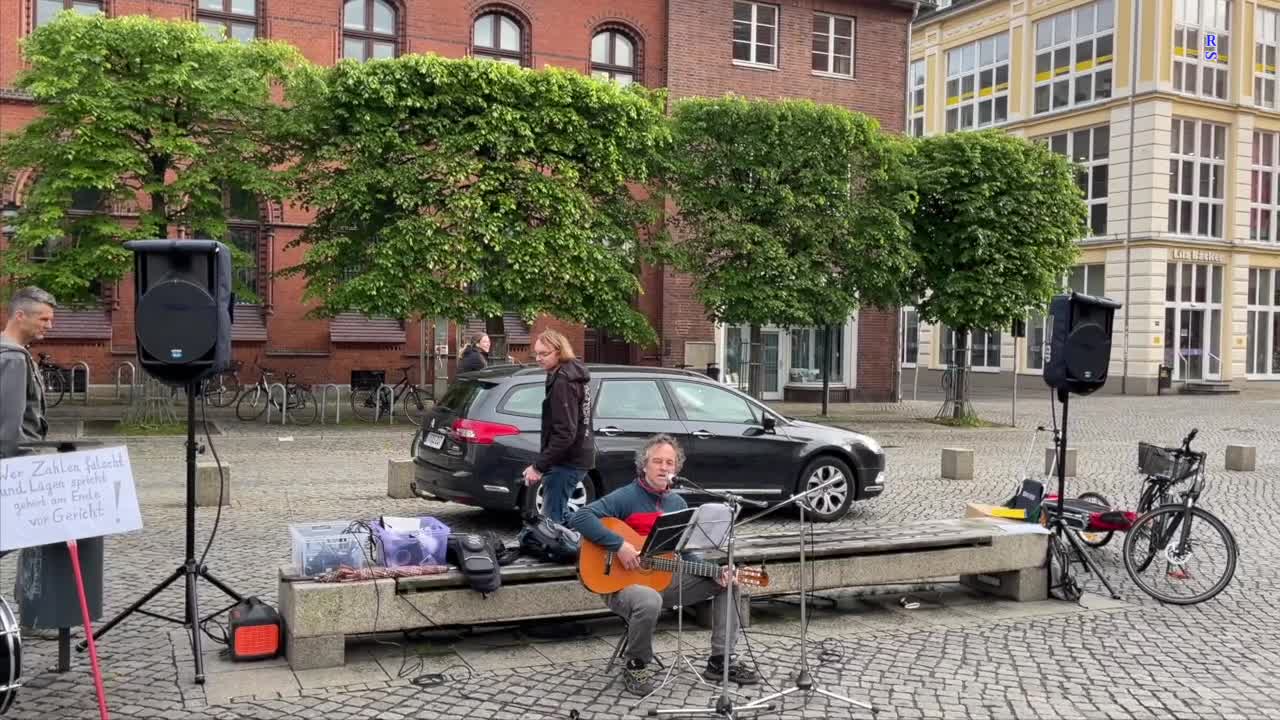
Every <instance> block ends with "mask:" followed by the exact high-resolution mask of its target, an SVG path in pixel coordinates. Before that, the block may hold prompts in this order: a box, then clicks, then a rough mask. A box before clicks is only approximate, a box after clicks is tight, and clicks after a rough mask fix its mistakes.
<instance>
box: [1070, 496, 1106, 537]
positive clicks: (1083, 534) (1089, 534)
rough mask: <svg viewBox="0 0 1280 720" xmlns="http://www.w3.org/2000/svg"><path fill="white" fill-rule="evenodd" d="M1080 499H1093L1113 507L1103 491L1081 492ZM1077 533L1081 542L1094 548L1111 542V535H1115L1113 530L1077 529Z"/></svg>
mask: <svg viewBox="0 0 1280 720" xmlns="http://www.w3.org/2000/svg"><path fill="white" fill-rule="evenodd" d="M1080 499H1081V500H1091V501H1093V502H1096V503H1098V504H1100V505H1103V506H1105V507H1108V508H1109V507H1111V501H1109V500H1107V498H1106V497H1105V496H1104V495H1102V494H1101V493H1096V492H1087V493H1081V494H1080ZM1075 533H1076V537H1078V538H1080V542H1082V543H1084V544H1085V545H1088V546H1089V547H1093V548H1100V547H1102V546H1104V545H1106V544H1107V543H1109V542H1111V536H1112V535H1115V531H1111V530H1109V531H1105V532H1088V531H1085V530H1076V531H1075Z"/></svg>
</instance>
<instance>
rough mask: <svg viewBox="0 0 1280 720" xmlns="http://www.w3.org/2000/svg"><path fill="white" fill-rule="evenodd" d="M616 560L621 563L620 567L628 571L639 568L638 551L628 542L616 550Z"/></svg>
mask: <svg viewBox="0 0 1280 720" xmlns="http://www.w3.org/2000/svg"><path fill="white" fill-rule="evenodd" d="M618 559H619V560H621V561H622V567H624V568H626V569H628V570H635V569H636V568H638V567H640V551H638V550H636V548H635V546H634V545H632V544H631V543H629V542H623V543H622V547H620V548H618Z"/></svg>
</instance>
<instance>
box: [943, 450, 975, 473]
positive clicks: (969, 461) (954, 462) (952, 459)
mask: <svg viewBox="0 0 1280 720" xmlns="http://www.w3.org/2000/svg"><path fill="white" fill-rule="evenodd" d="M942 478H943V479H944V480H972V479H973V450H971V449H969V448H942Z"/></svg>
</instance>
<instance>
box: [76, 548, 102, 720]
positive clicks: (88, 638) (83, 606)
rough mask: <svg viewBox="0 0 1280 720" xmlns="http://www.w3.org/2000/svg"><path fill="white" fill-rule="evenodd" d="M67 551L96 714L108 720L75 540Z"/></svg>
mask: <svg viewBox="0 0 1280 720" xmlns="http://www.w3.org/2000/svg"><path fill="white" fill-rule="evenodd" d="M67 550H69V551H71V567H72V569H73V570H75V571H76V592H78V593H80V613H81V614H82V615H83V617H84V639H85V642H87V643H88V644H89V663H90V665H92V667H93V685H94V688H95V689H96V690H97V691H98V714H99V715H100V716H101V717H102V720H109V718H110V717H111V716H110V715H108V714H107V693H106V691H104V690H103V689H102V669H101V668H100V667H98V648H97V646H95V645H94V644H93V625H92V624H91V623H90V622H89V599H88V598H86V597H85V594H84V578H83V577H82V576H81V575H80V548H79V547H77V546H76V541H75V540H68V541H67Z"/></svg>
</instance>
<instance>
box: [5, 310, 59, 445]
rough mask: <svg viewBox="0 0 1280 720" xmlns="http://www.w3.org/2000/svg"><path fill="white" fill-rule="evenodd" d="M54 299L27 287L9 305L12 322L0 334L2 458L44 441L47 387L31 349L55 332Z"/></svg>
mask: <svg viewBox="0 0 1280 720" xmlns="http://www.w3.org/2000/svg"><path fill="white" fill-rule="evenodd" d="M55 307H57V303H56V302H55V301H54V299H53V296H52V295H50V294H49V293H47V292H45V291H44V290H41V289H40V288H37V287H26V288H23V289H21V290H19V291H18V292H17V293H15V294H14V296H13V299H12V300H11V301H10V302H9V320H8V322H7V323H6V324H5V326H4V331H3V332H0V457H13V456H15V455H19V454H25V453H24V452H23V451H20V450H19V449H18V445H20V444H22V443H26V442H32V441H35V440H44V438H45V435H46V434H47V433H48V432H49V423H48V422H47V421H46V420H45V417H44V413H45V406H44V384H43V383H42V382H40V373H39V369H38V368H37V367H36V363H35V361H34V360H32V359H31V353H29V352H27V346H28V345H30V344H31V343H33V342H35V341H36V340H40V339H41V338H43V337H44V336H45V333H47V332H49V330H51V329H52V328H53V309H54V308H55Z"/></svg>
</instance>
